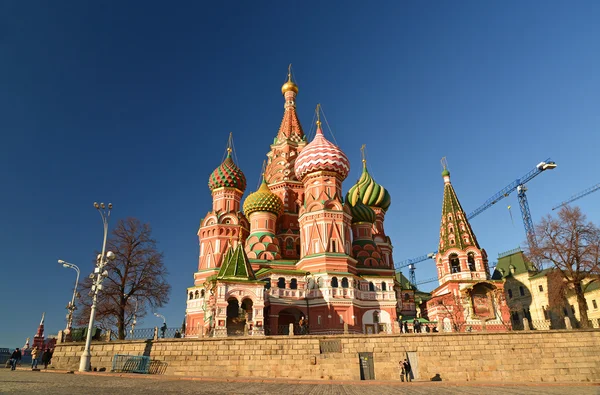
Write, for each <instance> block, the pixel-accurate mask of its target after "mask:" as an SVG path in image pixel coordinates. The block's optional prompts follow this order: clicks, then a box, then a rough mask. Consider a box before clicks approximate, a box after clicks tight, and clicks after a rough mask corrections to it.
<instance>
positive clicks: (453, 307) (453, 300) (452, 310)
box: [437, 294, 466, 332]
mask: <svg viewBox="0 0 600 395" xmlns="http://www.w3.org/2000/svg"><path fill="white" fill-rule="evenodd" d="M437 303H438V305H439V306H440V307H441V308H442V310H443V311H444V314H443V317H442V320H443V319H444V318H448V319H449V320H450V323H451V325H452V329H453V330H454V332H461V331H462V329H463V328H464V326H465V324H466V321H465V320H466V317H465V315H464V303H465V300H464V298H463V297H461V296H459V295H455V294H447V295H443V296H442V298H441V299H440V300H439V301H438V302H437Z"/></svg>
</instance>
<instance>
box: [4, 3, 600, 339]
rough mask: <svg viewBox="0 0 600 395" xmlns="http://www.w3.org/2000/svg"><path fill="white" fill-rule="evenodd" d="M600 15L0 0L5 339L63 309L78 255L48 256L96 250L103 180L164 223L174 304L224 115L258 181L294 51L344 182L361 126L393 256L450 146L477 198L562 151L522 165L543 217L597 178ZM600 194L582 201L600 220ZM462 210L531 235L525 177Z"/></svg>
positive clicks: (302, 105)
mask: <svg viewBox="0 0 600 395" xmlns="http://www.w3.org/2000/svg"><path fill="white" fill-rule="evenodd" d="M374 4H377V5H376V6H375V5H374ZM599 20H600V3H598V2H596V1H588V2H586V1H578V2H576V3H566V2H560V1H529V2H525V4H523V2H517V1H508V2H499V1H498V2H492V1H485V2H481V1H473V2H463V1H461V2H449V1H442V2H400V1H393V2H387V3H386V2H377V3H372V4H368V3H367V2H354V3H353V2H343V6H342V2H337V3H336V2H285V3H282V2H226V4H225V3H224V5H218V6H217V5H213V4H211V5H209V3H206V2H196V1H189V2H185V1H178V2H175V3H166V2H152V1H143V2H142V1H127V2H122V1H103V2H81V1H54V2H47V1H26V2H24V1H4V2H0V54H1V55H0V56H1V61H0V131H1V133H2V144H1V145H0V150H1V154H0V169H1V171H0V174H1V180H0V182H1V184H0V185H2V188H1V193H0V207H2V217H1V220H0V240H1V241H2V242H1V243H2V255H1V258H0V259H1V262H2V264H1V269H0V270H1V272H0V273H1V275H0V289H1V290H2V295H3V297H2V302H0V317H2V318H1V321H2V325H0V345H2V346H9V347H15V346H22V345H23V343H24V341H25V338H26V337H33V335H34V334H35V330H36V328H37V325H38V322H39V319H40V316H41V314H42V312H44V311H45V312H46V329H47V333H56V332H57V331H58V330H59V329H61V328H64V326H65V318H64V317H65V314H66V310H65V309H64V306H65V305H66V303H67V302H68V301H69V300H70V296H71V292H72V286H73V282H74V279H75V272H74V271H72V270H67V269H64V268H62V267H61V266H60V265H58V264H57V263H56V261H57V259H64V260H67V261H70V262H73V263H76V264H78V265H79V266H80V267H81V268H82V275H83V276H85V275H87V274H89V273H90V272H91V271H92V268H93V266H92V265H93V263H92V261H93V257H94V251H97V250H99V249H100V247H101V242H102V226H101V222H100V217H99V215H98V213H97V212H96V210H95V209H94V208H93V206H92V203H93V202H94V201H104V202H109V201H110V202H112V203H113V204H114V207H115V208H114V210H113V215H114V216H113V222H112V223H113V224H114V223H115V221H114V220H117V219H118V218H124V217H127V216H135V217H138V218H139V219H141V220H142V221H144V222H149V223H150V224H151V225H152V227H153V229H154V236H155V237H156V239H157V240H158V241H159V246H160V248H161V249H162V250H163V251H164V253H165V261H166V264H167V266H168V269H169V271H170V276H169V281H170V282H171V284H172V287H173V292H172V294H171V302H170V303H169V305H168V306H167V307H166V308H165V309H163V310H162V311H160V312H161V313H163V314H164V315H165V316H166V317H167V321H168V323H169V326H176V325H180V323H181V321H182V320H183V317H184V311H185V289H186V287H188V286H190V285H191V284H192V274H193V273H194V271H195V269H196V268H197V257H198V240H197V236H196V232H197V229H198V225H199V221H200V218H202V217H203V216H204V215H205V214H206V213H207V211H208V210H209V209H210V208H211V197H210V192H209V190H208V187H207V179H208V176H209V174H210V173H211V172H212V170H213V169H214V168H215V167H217V166H218V165H219V163H220V161H221V159H222V158H223V152H224V149H225V144H226V140H227V136H228V133H229V132H233V134H234V139H235V145H236V149H237V156H238V158H239V165H240V167H241V168H242V170H243V171H244V172H245V174H246V177H247V178H248V184H249V188H248V191H247V192H250V191H251V190H253V189H255V188H256V187H257V185H258V180H259V172H260V169H261V164H262V161H263V160H264V159H265V154H266V153H267V151H268V150H269V144H270V143H271V142H272V141H273V138H274V137H275V135H276V133H277V129H278V127H279V124H280V121H281V116H282V114H283V98H282V97H281V93H280V87H281V84H282V83H283V82H284V81H285V76H286V69H287V65H288V63H290V62H291V63H293V68H294V70H295V75H296V79H297V82H298V85H299V86H300V93H299V95H298V99H297V103H298V111H299V116H300V120H301V122H302V123H303V126H304V129H305V131H309V130H310V129H311V125H310V122H311V119H312V117H313V112H314V108H315V106H316V104H317V103H322V106H323V109H324V111H325V114H326V116H327V119H328V121H329V125H330V126H331V129H332V130H333V133H334V135H335V138H336V140H337V142H338V144H339V145H340V146H341V148H342V149H343V150H344V151H345V152H346V154H347V155H348V157H349V158H350V160H351V164H352V169H351V173H350V176H349V177H348V179H347V180H346V182H345V183H344V190H345V191H346V190H348V189H349V188H350V186H351V185H352V183H353V182H354V181H355V180H356V179H357V178H358V176H359V174H360V146H361V144H363V143H364V144H366V145H367V154H368V165H369V168H370V171H371V174H372V175H373V176H374V178H375V179H376V181H377V182H379V183H381V184H382V185H384V186H385V187H386V188H388V189H389V191H390V193H391V196H392V206H391V208H390V209H389V211H388V214H387V218H386V230H387V232H388V234H389V235H390V236H391V238H392V240H393V243H394V247H395V248H394V257H395V259H396V260H397V261H400V260H403V259H405V258H410V257H414V256H418V255H421V254H425V253H427V252H430V251H433V250H434V249H435V248H436V246H437V241H438V232H439V221H440V212H441V203H442V191H443V182H442V179H441V176H440V171H441V167H440V162H439V161H440V158H441V157H442V156H447V158H448V163H449V166H450V170H451V172H452V182H453V184H454V186H455V189H456V191H457V193H458V196H459V199H460V200H461V203H462V205H463V207H464V209H465V210H466V211H467V212H469V211H471V210H472V209H474V208H476V207H477V206H479V205H480V204H481V203H483V202H484V201H485V200H486V199H487V198H488V197H490V196H491V195H493V194H494V193H495V192H497V191H498V190H500V189H501V188H502V187H504V186H505V185H507V184H508V183H510V182H512V181H513V180H515V179H516V178H518V177H520V176H521V175H523V174H525V173H526V172H527V171H529V170H530V169H532V168H533V167H534V166H535V165H536V164H537V163H538V162H540V161H541V160H543V159H545V158H547V157H552V159H554V160H555V161H556V162H557V163H558V165H559V167H558V168H557V169H556V170H553V171H552V172H548V173H547V174H542V175H540V176H539V177H537V178H536V179H534V180H533V181H532V182H531V183H530V184H529V185H528V186H529V192H528V197H529V204H530V207H531V212H532V215H533V218H534V220H535V221H538V220H539V219H540V218H541V217H542V216H543V215H545V214H547V213H549V212H550V211H551V207H552V206H553V205H555V204H557V203H559V202H561V201H562V200H564V199H566V198H568V197H569V196H570V195H572V194H574V193H576V192H578V191H580V190H582V189H584V188H587V187H588V186H591V185H593V184H595V183H598V182H600V178H599V176H598V170H599V168H600V167H599V166H598V159H597V157H598V146H600V137H599V135H600V134H599V133H598V132H599V131H598V128H599V125H600V111H599V110H598V103H600V73H599V72H598V70H600V23H598V21H599ZM326 135H327V136H328V138H330V139H332V137H331V134H330V133H329V132H328V131H327V132H326ZM599 198H600V192H598V193H596V194H594V195H590V196H588V197H586V198H584V199H581V200H580V201H579V204H580V206H581V208H582V209H583V211H584V212H586V213H587V214H588V217H589V219H591V220H593V221H594V222H596V223H600V209H599V208H598V204H597V202H598V199H599ZM507 205H512V206H513V209H512V215H513V218H514V225H513V223H512V222H511V219H510V216H509V212H508V210H507ZM472 226H473V229H474V231H475V233H476V235H477V237H478V239H479V242H480V244H481V245H482V247H484V248H486V250H487V251H488V254H489V256H490V262H493V261H495V260H496V259H497V254H498V253H499V252H502V251H505V250H508V249H511V248H514V247H516V246H517V245H519V244H520V243H523V242H524V240H525V234H524V230H523V223H522V221H521V214H520V212H519V209H518V203H517V200H516V195H515V194H513V195H511V196H510V197H509V198H507V199H505V200H504V201H502V203H499V204H498V205H496V206H494V207H492V208H490V209H489V210H487V211H486V212H485V213H483V214H481V215H480V216H479V217H477V218H475V219H474V220H473V221H472ZM433 276H435V271H434V268H433V264H432V262H431V261H429V262H423V263H421V264H420V265H419V268H418V270H417V279H419V280H423V279H427V278H430V277H433ZM434 285H435V284H428V285H427V286H425V289H431V288H433V286H434ZM159 323H160V321H159V320H158V319H156V318H155V317H152V316H150V317H149V318H147V319H146V322H144V323H142V324H140V325H141V326H140V327H142V326H154V325H157V324H159Z"/></svg>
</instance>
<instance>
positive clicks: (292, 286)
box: [290, 278, 298, 289]
mask: <svg viewBox="0 0 600 395" xmlns="http://www.w3.org/2000/svg"><path fill="white" fill-rule="evenodd" d="M290 289H298V280H296V279H295V278H292V281H290Z"/></svg>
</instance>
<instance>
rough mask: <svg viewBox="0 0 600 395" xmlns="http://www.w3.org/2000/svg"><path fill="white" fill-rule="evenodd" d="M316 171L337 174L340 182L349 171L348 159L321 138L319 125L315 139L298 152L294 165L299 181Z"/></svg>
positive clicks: (321, 133) (334, 146) (323, 137)
mask: <svg viewBox="0 0 600 395" xmlns="http://www.w3.org/2000/svg"><path fill="white" fill-rule="evenodd" d="M316 171H331V172H334V173H337V174H338V175H339V178H340V179H341V180H342V181H343V180H344V179H345V178H346V177H347V176H348V172H349V171H350V162H349V161H348V157H347V156H346V154H344V152H343V151H342V150H341V149H339V148H338V147H337V146H336V145H334V144H332V143H331V142H329V141H328V140H327V139H326V138H325V136H323V132H322V131H321V126H320V125H319V126H317V134H316V135H315V138H314V139H313V141H311V142H310V144H308V145H307V146H306V147H304V149H302V151H300V153H299V154H298V157H297V158H296V163H295V164H294V172H295V173H296V177H298V180H300V181H302V179H303V178H304V176H306V175H307V174H309V173H314V172H316Z"/></svg>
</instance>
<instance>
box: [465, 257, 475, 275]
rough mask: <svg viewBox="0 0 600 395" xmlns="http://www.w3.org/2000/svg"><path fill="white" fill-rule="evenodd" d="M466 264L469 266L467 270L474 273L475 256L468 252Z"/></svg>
mask: <svg viewBox="0 0 600 395" xmlns="http://www.w3.org/2000/svg"><path fill="white" fill-rule="evenodd" d="M467 262H468V264H469V270H470V271H472V272H474V271H475V254H473V253H472V252H469V253H468V254H467Z"/></svg>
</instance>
